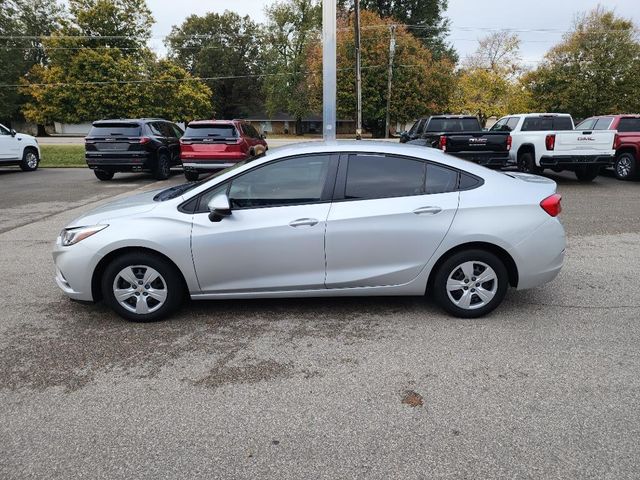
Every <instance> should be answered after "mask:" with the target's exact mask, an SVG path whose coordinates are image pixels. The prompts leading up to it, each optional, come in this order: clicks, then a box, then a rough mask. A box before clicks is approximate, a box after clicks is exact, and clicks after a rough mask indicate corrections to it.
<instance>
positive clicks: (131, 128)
mask: <svg viewBox="0 0 640 480" xmlns="http://www.w3.org/2000/svg"><path fill="white" fill-rule="evenodd" d="M89 136H90V137H111V136H122V137H139V136H140V125H138V124H136V123H101V124H99V125H94V126H93V127H91V131H90V132H89Z"/></svg>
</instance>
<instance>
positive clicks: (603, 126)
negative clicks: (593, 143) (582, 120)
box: [593, 117, 613, 130]
mask: <svg viewBox="0 0 640 480" xmlns="http://www.w3.org/2000/svg"><path fill="white" fill-rule="evenodd" d="M612 121H613V117H602V118H599V119H598V121H597V122H596V124H595V126H594V127H593V128H594V130H609V127H610V126H611V122H612Z"/></svg>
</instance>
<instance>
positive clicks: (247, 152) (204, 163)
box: [180, 120, 269, 181]
mask: <svg viewBox="0 0 640 480" xmlns="http://www.w3.org/2000/svg"><path fill="white" fill-rule="evenodd" d="M268 148H269V147H268V146H267V142H266V141H265V139H264V136H263V135H260V134H259V133H258V132H257V130H256V129H255V128H253V126H252V125H251V124H249V123H247V122H244V121H242V120H198V121H195V122H191V123H189V125H187V129H186V131H185V132H184V135H183V136H182V138H181V139H180V159H181V160H182V165H183V167H184V176H185V177H186V178H187V180H189V181H195V180H197V179H198V176H199V175H200V173H201V172H205V171H211V170H219V169H221V168H227V167H231V166H233V165H235V164H236V163H238V162H240V161H242V160H246V159H248V158H252V157H255V156H258V155H262V154H263V153H264V152H265V151H266V150H268Z"/></svg>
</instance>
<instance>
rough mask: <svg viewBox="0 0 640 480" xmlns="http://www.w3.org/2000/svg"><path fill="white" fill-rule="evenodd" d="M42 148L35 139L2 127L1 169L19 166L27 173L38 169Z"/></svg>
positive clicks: (0, 143)
mask: <svg viewBox="0 0 640 480" xmlns="http://www.w3.org/2000/svg"><path fill="white" fill-rule="evenodd" d="M39 163H40V147H39V145H38V141H37V140H36V139H35V137H32V136H31V135H25V134H24V133H17V132H16V131H15V130H10V129H8V128H7V127H5V126H4V125H0V167H3V166H5V165H19V166H20V168H21V169H22V170H23V171H25V172H31V171H33V170H36V169H37V168H38V164H39Z"/></svg>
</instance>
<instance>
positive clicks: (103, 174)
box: [93, 169, 114, 182]
mask: <svg viewBox="0 0 640 480" xmlns="http://www.w3.org/2000/svg"><path fill="white" fill-rule="evenodd" d="M93 174H94V175H95V176H96V178H97V179H98V180H101V181H103V182H106V181H107V180H111V179H112V178H113V175H114V172H112V171H111V170H100V169H96V170H94V171H93Z"/></svg>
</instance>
